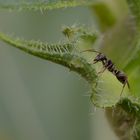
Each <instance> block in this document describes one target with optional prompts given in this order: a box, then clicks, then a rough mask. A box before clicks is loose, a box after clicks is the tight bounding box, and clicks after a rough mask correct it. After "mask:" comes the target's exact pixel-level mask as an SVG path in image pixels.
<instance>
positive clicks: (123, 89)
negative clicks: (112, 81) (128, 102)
mask: <svg viewBox="0 0 140 140" xmlns="http://www.w3.org/2000/svg"><path fill="white" fill-rule="evenodd" d="M126 83H127V81H125V83H124V84H123V87H122V91H121V94H120V96H122V93H123V90H124V87H125V85H126Z"/></svg>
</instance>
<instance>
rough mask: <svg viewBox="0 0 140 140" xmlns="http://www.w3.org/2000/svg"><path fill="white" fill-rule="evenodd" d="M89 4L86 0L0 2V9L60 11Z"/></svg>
mask: <svg viewBox="0 0 140 140" xmlns="http://www.w3.org/2000/svg"><path fill="white" fill-rule="evenodd" d="M90 3H91V2H89V1H88V0H86V1H84V0H69V1H67V0H57V1H52V2H51V1H37V2H31V1H30V2H29V1H24V2H17V3H10V2H4V1H3V2H0V9H5V10H20V11H21V10H25V11H26V10H33V11H38V10H40V11H41V12H42V11H45V10H52V9H60V8H68V7H76V6H82V5H89V4H90Z"/></svg>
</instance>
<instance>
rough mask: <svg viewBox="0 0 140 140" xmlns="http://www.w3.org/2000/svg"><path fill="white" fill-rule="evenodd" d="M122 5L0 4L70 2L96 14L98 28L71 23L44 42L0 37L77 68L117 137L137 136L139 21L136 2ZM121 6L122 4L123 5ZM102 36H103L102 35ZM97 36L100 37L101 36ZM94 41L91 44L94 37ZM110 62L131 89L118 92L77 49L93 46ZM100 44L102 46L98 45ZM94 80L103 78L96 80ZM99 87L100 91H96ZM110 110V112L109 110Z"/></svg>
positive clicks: (139, 121) (45, 7) (78, 2)
mask: <svg viewBox="0 0 140 140" xmlns="http://www.w3.org/2000/svg"><path fill="white" fill-rule="evenodd" d="M123 5H124V7H125V8H126V9H125V10H124V11H125V12H124V13H122V12H123V9H121V8H120V9H119V8H118V10H116V9H113V8H112V5H109V3H107V2H104V1H100V2H98V1H97V2H95V1H88V0H87V1H83V0H72V1H55V2H48V3H46V2H36V3H35V2H30V3H27V2H24V3H20V2H19V3H18V4H16V5H15V4H10V3H4V2H1V3H0V8H1V9H3V10H21V11H24V10H25V11H27V10H34V11H38V10H41V11H42V12H43V11H45V10H53V9H56V8H64V7H65V8H67V7H76V6H87V7H89V8H90V9H91V11H92V12H94V14H95V15H96V20H97V24H98V26H99V30H98V32H97V31H95V30H93V29H92V27H88V28H87V27H86V26H81V25H73V26H71V27H68V26H65V27H63V31H62V32H63V34H64V36H65V41H64V42H61V43H58V44H49V43H44V42H41V41H26V40H23V39H20V38H15V37H12V36H9V35H6V34H4V33H2V32H1V33H0V40H1V41H3V42H5V43H7V44H9V45H10V46H13V47H16V48H18V49H20V50H22V51H24V52H27V53H29V54H32V55H34V56H38V57H40V58H43V59H46V60H49V61H52V62H55V63H58V64H61V65H63V66H65V67H68V68H69V69H70V70H72V71H75V72H77V73H78V74H80V75H81V76H82V77H83V78H85V79H86V81H87V82H88V83H89V85H90V88H91V101H92V102H93V104H94V105H95V106H97V107H100V108H104V109H105V110H106V115H107V118H108V120H109V122H110V124H111V126H112V128H113V129H114V131H115V132H116V134H117V135H118V136H119V138H120V139H122V140H123V139H130V140H139V139H140V119H139V116H140V104H139V101H140V99H139V82H140V78H139V76H138V75H139V70H140V67H139V60H140V56H139V54H140V49H139V48H140V46H139V21H140V1H139V0H127V1H123ZM124 7H123V8H124ZM103 35H104V36H103ZM102 36H103V39H101V38H102ZM97 41H98V42H99V44H96V45H95V43H96V42H97ZM95 46H96V49H98V50H99V48H101V49H100V51H101V52H103V53H105V54H106V55H107V56H108V57H109V58H111V59H112V60H113V62H115V64H116V66H117V68H119V69H121V70H124V71H125V72H126V73H127V75H128V77H129V81H130V85H131V92H129V90H127V88H125V91H124V93H123V96H122V97H120V94H119V93H120V91H121V88H122V85H119V82H118V81H117V80H116V79H115V78H114V77H113V76H112V75H111V74H110V73H105V74H104V75H103V76H102V77H98V75H97V73H96V71H95V65H93V64H90V62H89V56H91V55H93V54H90V53H81V51H82V50H84V49H87V48H91V47H94V48H95ZM101 46H103V47H101ZM100 79H102V80H104V82H103V83H100ZM100 88H102V90H100ZM112 114H114V115H112Z"/></svg>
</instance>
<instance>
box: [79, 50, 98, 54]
mask: <svg viewBox="0 0 140 140" xmlns="http://www.w3.org/2000/svg"><path fill="white" fill-rule="evenodd" d="M82 52H96V53H100V52H98V51H96V50H94V49H87V50H83V51H81V53H82Z"/></svg>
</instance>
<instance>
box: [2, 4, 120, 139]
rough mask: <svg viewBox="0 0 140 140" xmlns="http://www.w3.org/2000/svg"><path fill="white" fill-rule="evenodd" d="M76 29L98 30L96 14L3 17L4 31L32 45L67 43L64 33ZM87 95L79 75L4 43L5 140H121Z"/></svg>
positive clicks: (76, 12)
mask: <svg viewBox="0 0 140 140" xmlns="http://www.w3.org/2000/svg"><path fill="white" fill-rule="evenodd" d="M11 2H12V1H11ZM73 23H77V24H79V23H80V24H85V25H87V26H89V25H93V24H95V22H94V19H93V13H92V12H91V11H90V10H89V9H88V8H86V7H79V8H68V9H61V10H53V11H47V12H44V13H43V14H42V13H41V12H30V11H28V12H25V11H22V12H15V11H13V12H7V11H1V12H0V30H1V31H3V32H5V33H10V34H14V35H15V36H18V37H21V38H22V37H23V38H24V39H27V40H28V39H29V40H31V39H34V40H42V41H47V42H49V43H51V42H53V43H54V42H57V41H59V40H63V35H62V33H61V29H62V28H61V27H62V26H63V25H73ZM95 26H96V25H95ZM86 95H88V85H87V83H86V82H85V81H84V80H83V79H82V78H81V77H80V76H79V75H78V74H76V73H74V72H70V71H69V70H68V69H67V68H64V67H62V66H59V65H57V64H54V63H51V62H48V61H45V60H42V59H39V58H36V57H34V56H31V55H28V54H26V53H23V52H21V51H19V50H17V49H15V48H12V47H9V46H7V45H6V44H4V43H0V140H11V139H13V140H117V138H116V136H115V134H114V133H113V132H112V130H111V128H110V127H109V125H108V123H107V121H106V119H105V115H104V110H101V109H96V108H95V107H94V106H93V105H92V103H91V101H90V98H89V96H86Z"/></svg>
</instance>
